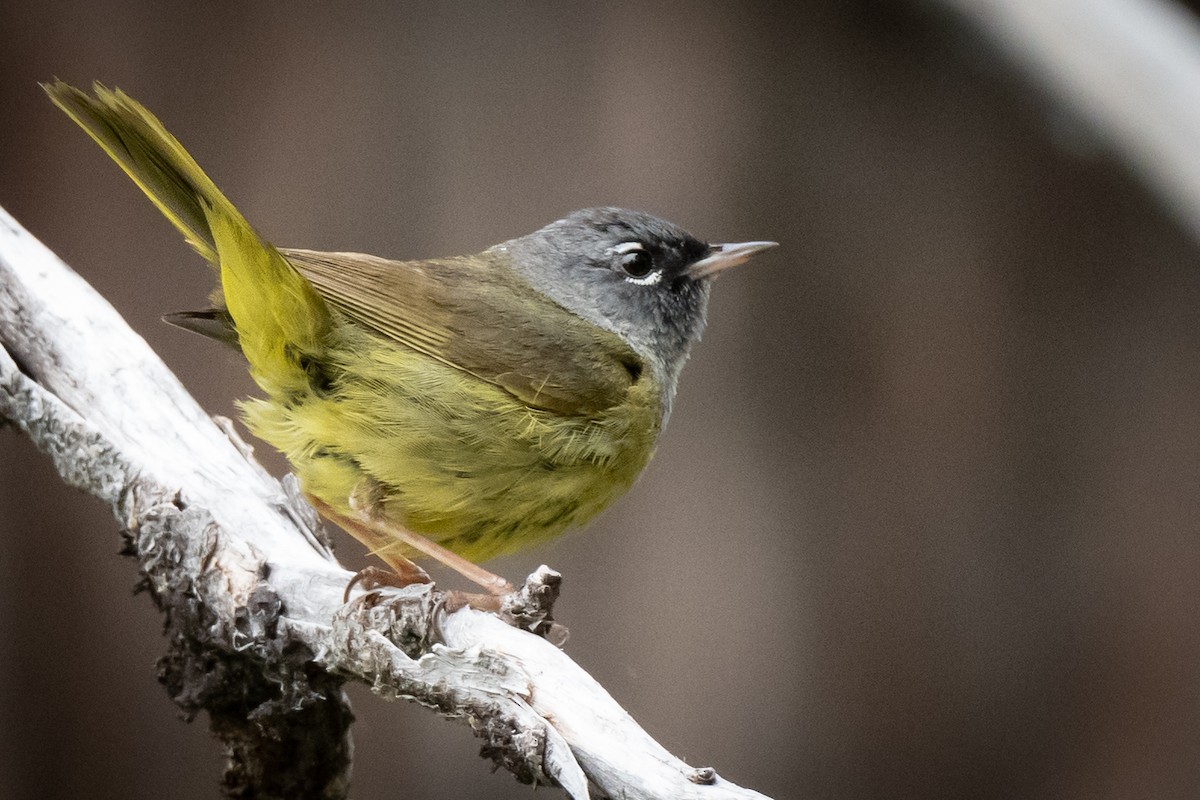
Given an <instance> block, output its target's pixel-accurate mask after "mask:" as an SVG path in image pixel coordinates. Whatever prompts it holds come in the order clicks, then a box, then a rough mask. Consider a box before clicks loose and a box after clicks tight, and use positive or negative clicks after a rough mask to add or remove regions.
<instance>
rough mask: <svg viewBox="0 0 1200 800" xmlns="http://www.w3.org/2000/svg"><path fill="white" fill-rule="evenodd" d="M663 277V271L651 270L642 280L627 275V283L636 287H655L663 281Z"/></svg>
mask: <svg viewBox="0 0 1200 800" xmlns="http://www.w3.org/2000/svg"><path fill="white" fill-rule="evenodd" d="M662 275H663V274H662V270H661V269H654V270H650V271H649V272H647V273H646V274H645V275H643V276H642V277H640V278H635V277H633V276H632V275H626V276H625V282H626V283H632V284H634V285H635V286H653V285H654V284H656V283H658V282H659V281H661V280H662Z"/></svg>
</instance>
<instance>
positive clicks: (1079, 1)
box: [944, 0, 1200, 237]
mask: <svg viewBox="0 0 1200 800" xmlns="http://www.w3.org/2000/svg"><path fill="white" fill-rule="evenodd" d="M944 2H946V3H947V4H948V5H950V6H952V7H954V8H956V9H958V10H960V11H961V12H963V13H965V14H967V15H968V16H970V17H971V18H973V19H974V20H975V21H976V22H978V23H979V24H980V25H981V26H982V27H983V28H984V29H985V30H986V31H987V32H988V34H989V35H991V36H992V37H993V38H994V39H996V40H997V41H998V42H999V43H1000V44H1001V45H1002V46H1003V47H1004V48H1005V49H1006V50H1007V51H1008V52H1009V53H1010V54H1011V55H1012V56H1013V57H1014V58H1016V59H1017V60H1019V61H1020V62H1021V64H1022V65H1023V66H1024V67H1025V68H1026V69H1028V70H1029V72H1030V73H1032V74H1033V76H1034V77H1035V78H1036V79H1037V80H1038V81H1040V82H1042V83H1043V84H1045V86H1046V87H1047V88H1048V89H1049V90H1050V91H1051V92H1053V93H1054V94H1056V95H1057V96H1058V97H1059V98H1060V99H1061V100H1063V101H1064V102H1066V103H1067V104H1068V105H1069V106H1071V107H1072V108H1073V109H1074V110H1075V111H1076V112H1077V113H1079V114H1080V115H1082V116H1083V117H1084V118H1086V119H1087V120H1088V121H1089V122H1090V123H1091V124H1093V125H1094V126H1095V127H1096V128H1097V129H1098V130H1099V131H1101V133H1102V134H1103V135H1104V136H1106V137H1107V138H1108V139H1109V140H1110V141H1111V143H1112V144H1113V145H1115V146H1116V147H1117V148H1119V149H1120V151H1121V152H1122V153H1123V156H1124V158H1125V159H1126V160H1127V161H1129V162H1130V163H1131V164H1133V165H1135V166H1136V167H1137V169H1138V170H1139V171H1140V172H1141V174H1142V175H1143V177H1144V178H1145V179H1146V180H1147V181H1148V182H1149V184H1150V185H1151V187H1152V188H1153V189H1154V190H1155V191H1156V192H1158V193H1159V194H1160V195H1162V196H1163V197H1164V198H1165V199H1166V200H1167V201H1168V202H1169V203H1170V205H1171V207H1172V210H1173V211H1174V213H1175V214H1177V215H1178V216H1179V218H1180V219H1181V221H1182V222H1183V223H1184V224H1185V225H1186V226H1187V227H1188V228H1189V230H1190V231H1191V232H1192V234H1193V235H1194V236H1197V237H1200V151H1198V150H1197V147H1196V143H1197V142H1200V22H1198V21H1197V19H1196V16H1195V15H1194V14H1193V13H1192V12H1191V11H1189V10H1188V9H1186V8H1184V7H1182V6H1180V5H1179V4H1178V3H1175V2H1172V0H944Z"/></svg>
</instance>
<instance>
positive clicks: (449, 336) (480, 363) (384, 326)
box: [280, 250, 643, 415]
mask: <svg viewBox="0 0 1200 800" xmlns="http://www.w3.org/2000/svg"><path fill="white" fill-rule="evenodd" d="M280 252H282V253H283V255H284V257H286V258H287V259H288V261H290V262H291V263H292V264H293V265H294V266H295V267H296V269H297V270H298V271H299V272H300V274H301V275H303V276H304V277H305V278H307V279H308V280H309V282H310V283H312V285H313V287H314V288H315V289H316V290H317V293H318V294H319V295H321V297H323V298H324V299H325V301H326V302H327V303H329V304H330V305H331V306H332V307H333V308H335V309H337V310H338V311H339V312H341V313H342V314H343V315H345V316H346V317H348V318H349V319H350V320H352V321H353V322H355V323H357V324H359V325H362V326H364V327H366V328H368V329H370V330H372V331H374V332H375V333H377V334H379V335H381V336H384V337H386V338H389V339H392V340H394V341H395V342H398V343H399V344H402V345H404V346H406V347H410V348H412V349H414V350H416V351H418V352H421V353H424V354H425V355H427V356H430V357H432V358H436V359H438V360H440V361H442V362H444V363H446V364H449V365H451V366H454V367H456V368H458V369H461V370H463V371H465V372H467V373H469V374H471V375H474V376H475V377H477V378H479V379H481V380H484V381H488V382H490V383H493V384H495V385H497V386H500V387H501V388H503V389H505V390H506V391H508V392H509V393H511V394H512V395H514V396H515V397H517V398H518V399H519V400H521V401H522V402H523V403H525V404H527V405H529V406H531V407H533V408H540V409H545V410H547V411H554V412H557V413H560V414H572V415H574V414H579V415H585V414H591V413H595V412H598V411H602V410H604V409H607V408H611V407H613V406H615V405H617V404H618V403H620V402H622V401H623V400H624V399H625V397H626V395H627V393H628V391H629V389H630V387H631V386H632V385H633V384H634V383H636V382H637V380H638V378H639V377H640V376H641V373H642V367H643V365H642V360H641V358H640V357H639V356H638V355H637V354H636V353H635V352H634V351H633V350H632V349H631V348H630V347H629V345H627V344H626V343H625V342H624V341H623V340H622V339H621V338H620V337H619V336H617V335H616V334H614V333H611V332H609V331H605V330H602V329H599V328H597V327H596V326H594V325H592V324H590V323H588V322H585V321H584V320H582V319H580V318H579V317H577V316H575V315H574V314H572V313H570V312H568V311H566V310H565V309H563V308H562V307H561V306H559V305H557V304H556V303H554V302H552V301H549V300H547V299H546V298H545V297H543V296H541V295H539V294H538V293H537V292H536V291H535V290H534V289H533V288H532V287H530V286H529V285H528V283H526V282H525V281H524V279H522V278H520V277H519V276H517V275H516V274H515V273H514V272H513V271H512V270H511V269H510V268H509V267H507V266H505V265H504V264H502V263H499V262H496V261H492V260H490V259H487V258H486V257H483V256H476V257H463V258H448V259H435V260H430V261H389V260H387V259H383V258H377V257H375V256H369V255H363V254H360V253H322V252H315V251H311V250H281V251H280Z"/></svg>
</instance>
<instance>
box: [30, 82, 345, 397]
mask: <svg viewBox="0 0 1200 800" xmlns="http://www.w3.org/2000/svg"><path fill="white" fill-rule="evenodd" d="M42 88H44V89H45V90H46V93H47V94H48V95H50V99H51V100H53V101H54V104H55V105H57V106H58V107H59V108H61V109H62V110H63V111H65V112H66V113H67V115H68V116H70V117H71V119H73V120H74V121H75V122H76V123H77V124H78V125H79V126H80V127H81V128H83V129H84V130H85V131H87V133H88V134H89V135H90V136H91V137H92V138H93V139H95V140H96V142H97V143H98V144H99V145H100V147H102V148H103V149H104V151H105V152H106V153H108V155H109V156H110V157H111V158H112V159H113V160H114V161H116V162H117V164H118V165H120V167H121V169H123V170H125V173H126V174H127V175H129V177H130V178H132V179H133V181H134V183H136V184H137V185H138V187H140V188H141V190H142V191H143V192H145V193H146V196H147V197H149V198H150V200H151V201H152V202H153V203H154V205H155V206H157V207H158V209H159V210H160V211H162V213H163V214H164V215H165V216H166V218H167V219H168V220H170V221H171V223H172V224H173V225H174V226H175V227H176V228H178V229H179V231H180V232H181V233H182V234H183V236H184V238H185V239H187V241H188V243H189V244H191V246H192V247H193V248H195V250H196V251H197V252H198V253H200V255H201V256H203V257H204V258H205V259H207V260H208V261H209V262H210V263H212V264H213V265H214V266H215V267H217V268H218V269H219V271H220V280H221V291H222V294H223V299H224V303H225V309H226V310H227V311H228V318H229V319H231V320H232V322H233V328H234V329H235V330H236V340H237V343H238V345H239V346H240V347H241V349H242V352H243V353H244V354H245V355H246V359H247V360H248V361H249V362H250V371H251V374H252V375H253V376H254V379H255V381H256V382H257V383H258V384H259V386H261V387H262V388H263V389H264V390H265V391H266V392H267V393H268V394H271V395H276V396H278V395H281V394H282V395H292V394H295V393H297V392H302V391H304V390H305V389H306V388H307V387H308V384H309V378H310V376H309V373H308V371H307V369H306V367H305V365H306V364H308V363H310V362H311V361H312V357H313V356H314V355H316V354H319V353H320V352H321V350H322V349H323V347H324V345H325V343H326V337H327V335H328V333H329V330H330V327H331V324H332V323H331V318H330V313H329V309H328V307H327V306H326V304H325V301H324V300H322V299H321V297H320V295H318V294H317V292H316V290H314V289H313V287H312V285H311V284H309V283H308V281H306V280H305V279H304V278H303V277H302V276H301V275H300V273H298V272H297V271H296V269H295V268H294V267H293V266H292V265H291V264H290V263H288V261H287V259H285V258H284V257H283V256H282V255H281V254H280V253H279V251H278V250H276V249H275V248H274V247H272V246H271V245H270V244H268V243H266V242H264V241H263V240H262V239H261V238H260V237H259V236H258V234H257V233H255V231H254V229H253V228H251V227H250V224H249V223H248V222H246V219H245V218H244V217H243V216H242V215H241V213H240V212H238V210H237V209H236V208H235V207H234V205H233V204H232V203H231V202H229V200H228V199H227V198H226V197H225V195H224V194H222V193H221V191H220V190H219V189H218V188H217V187H216V185H215V184H214V183H213V182H212V181H211V180H210V179H209V177H208V176H207V175H205V174H204V171H203V170H202V169H200V166H199V165H198V164H197V163H196V162H195V160H193V159H192V157H191V156H190V155H189V154H188V152H187V151H186V150H185V149H184V148H183V145H181V144H180V143H179V141H178V140H177V139H176V138H175V137H174V136H172V135H171V134H169V133H167V130H166V128H164V127H163V125H162V123H161V122H159V121H158V119H157V118H155V116H154V115H153V114H151V113H150V112H149V111H147V110H146V109H145V108H143V107H142V105H141V104H140V103H138V102H137V101H136V100H134V99H133V98H132V97H130V96H129V95H127V94H125V93H124V92H122V91H120V90H115V91H113V90H109V89H106V88H105V87H104V86H101V85H100V84H98V83H97V84H94V85H93V87H92V88H93V90H94V91H95V93H96V94H95V97H92V96H90V95H88V94H86V93H85V92H82V91H80V90H79V89H76V88H74V87H73V86H70V85H68V84H66V83H64V82H62V81H55V82H53V83H50V84H43V85H42ZM191 327H192V328H193V329H195V326H194V325H193V326H191ZM206 332H207V331H206ZM210 335H211V334H210ZM226 340H228V339H226Z"/></svg>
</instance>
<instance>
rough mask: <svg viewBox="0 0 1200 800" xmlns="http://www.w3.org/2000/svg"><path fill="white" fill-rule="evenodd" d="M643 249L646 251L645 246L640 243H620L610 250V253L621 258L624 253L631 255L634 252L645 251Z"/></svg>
mask: <svg viewBox="0 0 1200 800" xmlns="http://www.w3.org/2000/svg"><path fill="white" fill-rule="evenodd" d="M645 249H646V246H645V245H644V244H642V243H641V242H621V243H620V244H619V245H617V246H616V247H613V248H612V252H614V253H616V254H617V255H619V256H623V255H625V254H626V253H632V252H634V251H635V250H645Z"/></svg>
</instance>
